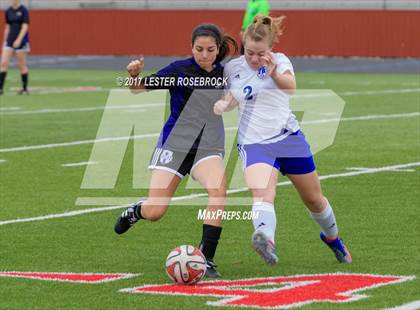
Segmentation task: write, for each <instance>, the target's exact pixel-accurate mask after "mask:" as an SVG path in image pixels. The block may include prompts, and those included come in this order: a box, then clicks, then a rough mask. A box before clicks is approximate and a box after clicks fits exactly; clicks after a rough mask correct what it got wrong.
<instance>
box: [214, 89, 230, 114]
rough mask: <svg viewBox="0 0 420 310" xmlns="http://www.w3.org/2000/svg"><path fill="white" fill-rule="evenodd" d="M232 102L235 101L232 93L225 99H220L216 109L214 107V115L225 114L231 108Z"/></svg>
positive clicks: (215, 105)
mask: <svg viewBox="0 0 420 310" xmlns="http://www.w3.org/2000/svg"><path fill="white" fill-rule="evenodd" d="M232 100H233V96H232V94H231V93H228V94H226V95H225V97H224V98H223V99H220V100H219V101H217V102H216V103H215V104H214V107H213V112H214V114H216V115H222V114H223V112H225V111H226V110H227V109H228V108H229V106H230V104H231V103H232Z"/></svg>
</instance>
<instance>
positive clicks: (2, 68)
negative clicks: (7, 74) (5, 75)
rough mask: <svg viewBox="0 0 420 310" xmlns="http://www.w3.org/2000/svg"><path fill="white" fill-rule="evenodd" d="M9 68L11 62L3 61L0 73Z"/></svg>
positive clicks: (0, 64)
mask: <svg viewBox="0 0 420 310" xmlns="http://www.w3.org/2000/svg"><path fill="white" fill-rule="evenodd" d="M8 68H9V62H7V61H2V62H1V63H0V71H7V69H8Z"/></svg>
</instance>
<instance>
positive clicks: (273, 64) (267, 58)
mask: <svg viewBox="0 0 420 310" xmlns="http://www.w3.org/2000/svg"><path fill="white" fill-rule="evenodd" d="M261 59H262V61H263V63H264V65H265V66H266V68H267V73H268V75H270V76H271V77H272V76H274V75H276V74H277V61H276V60H275V59H274V56H273V54H272V53H271V52H267V53H266V54H265V55H264V56H262V57H261Z"/></svg>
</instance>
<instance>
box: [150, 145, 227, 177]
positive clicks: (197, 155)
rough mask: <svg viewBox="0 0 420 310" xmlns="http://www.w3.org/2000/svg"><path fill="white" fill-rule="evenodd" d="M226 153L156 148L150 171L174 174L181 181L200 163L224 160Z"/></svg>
mask: <svg viewBox="0 0 420 310" xmlns="http://www.w3.org/2000/svg"><path fill="white" fill-rule="evenodd" d="M223 156H224V153H223V152H220V151H217V150H215V151H210V150H201V149H199V150H190V151H189V152H188V153H185V152H180V151H175V150H170V149H168V148H159V147H156V148H155V151H154V152H153V155H152V158H151V159H150V163H149V169H150V170H153V169H159V170H166V171H169V172H172V173H173V174H175V175H177V176H178V177H180V178H181V179H182V178H183V177H185V176H186V175H187V174H189V173H191V171H192V170H193V169H194V167H196V166H197V165H198V164H199V163H200V162H202V161H204V160H206V159H208V158H212V157H219V158H220V159H223Z"/></svg>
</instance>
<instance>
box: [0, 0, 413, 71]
mask: <svg viewBox="0 0 420 310" xmlns="http://www.w3.org/2000/svg"><path fill="white" fill-rule="evenodd" d="M21 3H22V4H24V5H26V6H27V7H28V8H29V10H30V18H31V21H30V44H31V53H30V57H29V65H30V67H34V66H35V67H56V66H59V67H60V66H64V67H66V68H68V67H78V68H79V67H81V68H98V69H99V68H103V69H121V68H124V67H125V64H126V62H127V59H128V58H127V57H124V56H128V55H130V56H132V57H133V56H136V55H139V54H143V55H146V56H159V57H158V58H156V59H154V58H153V57H152V58H149V59H150V60H149V61H148V62H147V63H146V69H154V68H157V67H159V66H162V65H165V64H167V63H168V61H171V60H172V57H178V58H179V56H185V55H188V54H189V53H190V35H191V30H192V29H193V28H194V27H195V26H196V25H197V24H200V23H203V22H213V23H216V24H218V25H220V26H221V27H222V28H223V29H224V30H225V31H226V32H228V33H229V34H231V35H233V36H234V37H236V38H238V37H239V36H238V34H239V31H240V28H241V25H242V19H243V16H244V12H245V9H246V6H247V3H248V1H247V0H231V1H226V0H213V1H202V0H196V1H183V0H172V1H165V0H143V1H106V0H90V1H73V0H57V1H38V0H37V1H35V0H26V1H21ZM9 5H10V1H8V0H0V8H1V9H2V10H4V9H5V8H7V7H8V6H9ZM270 5H271V15H285V16H286V17H287V18H286V21H285V33H284V35H283V37H282V38H281V41H280V42H279V44H278V45H276V46H275V47H274V49H275V50H276V51H282V52H284V53H285V54H287V55H289V56H292V58H295V61H294V63H295V66H296V69H297V71H299V70H313V71H357V72H359V71H364V70H367V71H374V72H378V71H379V72H391V73H392V72H411V73H417V72H418V71H419V63H418V61H414V62H413V61H412V60H411V61H406V60H401V58H419V57H420V40H419V38H420V1H417V0H405V1H402V0H399V1H398V0H361V1H350V0H341V1H340V0H322V1H321V0H294V1H282V0H274V1H273V0H272V1H270ZM3 27H4V18H1V19H0V30H2V29H3ZM39 56H47V57H39ZM63 56H64V58H63ZM68 56H79V57H76V58H74V57H71V58H68ZM98 56H102V57H98ZM104 56H106V57H104ZM121 56H122V57H121ZM60 57H61V58H60ZM162 57H163V58H162ZM167 57H169V59H167ZM307 57H310V59H308V58H307ZM337 57H338V58H342V57H346V58H350V59H347V60H349V61H347V62H346V63H345V64H343V62H342V60H340V61H339V62H337V61H336V60H334V58H337ZM324 58H329V60H328V61H325V60H324ZM365 58H370V60H369V61H368V62H366V61H365V60H364V59H365ZM372 58H374V59H372ZM375 58H376V59H375ZM378 58H380V59H378ZM395 58H399V61H398V62H396V61H389V60H390V59H394V60H395ZM69 59H71V61H70V60H69ZM387 59H388V60H387ZM323 60H324V61H323ZM355 63H356V64H357V66H356V67H354V64H355ZM372 66H373V68H372Z"/></svg>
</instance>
